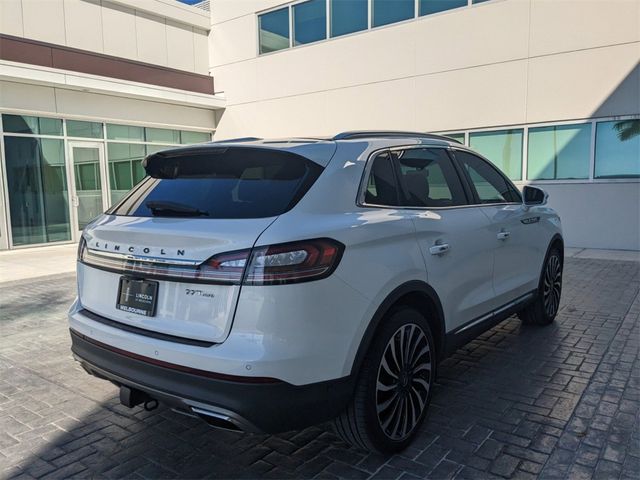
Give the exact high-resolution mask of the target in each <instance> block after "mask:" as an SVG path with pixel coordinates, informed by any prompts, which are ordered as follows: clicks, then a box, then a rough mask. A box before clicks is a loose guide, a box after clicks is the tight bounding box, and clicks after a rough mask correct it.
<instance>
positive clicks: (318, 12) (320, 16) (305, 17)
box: [293, 0, 327, 45]
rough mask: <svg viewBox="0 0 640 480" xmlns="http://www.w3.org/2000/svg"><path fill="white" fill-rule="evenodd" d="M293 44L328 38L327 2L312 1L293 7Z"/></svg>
mask: <svg viewBox="0 0 640 480" xmlns="http://www.w3.org/2000/svg"><path fill="white" fill-rule="evenodd" d="M293 32H294V34H293V44H294V45H302V44H305V43H312V42H317V41H318V40H324V39H325V38H327V2H326V1H325V0H310V1H308V2H304V3H298V4H296V5H294V6H293Z"/></svg>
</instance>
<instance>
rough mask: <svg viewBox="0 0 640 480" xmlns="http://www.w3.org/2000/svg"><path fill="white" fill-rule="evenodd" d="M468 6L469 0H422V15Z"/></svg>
mask: <svg viewBox="0 0 640 480" xmlns="http://www.w3.org/2000/svg"><path fill="white" fill-rule="evenodd" d="M466 6H467V0H420V15H421V16H422V15H430V14H432V13H438V12H444V11H445V10H451V9H452V8H460V7H466Z"/></svg>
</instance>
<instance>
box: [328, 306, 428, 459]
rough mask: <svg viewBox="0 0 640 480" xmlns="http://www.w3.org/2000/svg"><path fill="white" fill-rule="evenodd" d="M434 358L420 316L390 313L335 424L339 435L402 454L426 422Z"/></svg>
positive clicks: (409, 311) (414, 312) (404, 308)
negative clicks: (348, 401) (349, 400)
mask: <svg viewBox="0 0 640 480" xmlns="http://www.w3.org/2000/svg"><path fill="white" fill-rule="evenodd" d="M402 353H404V354H403V355H401V354H402ZM436 358H437V356H436V351H435V348H434V343H433V336H432V334H431V329H430V328H429V324H428V322H427V320H426V319H425V318H424V316H423V315H422V314H420V313H419V312H418V311H417V310H414V309H413V308H410V307H408V306H401V307H398V308H393V309H392V310H391V311H390V312H389V313H388V314H387V315H386V316H385V317H384V318H383V319H382V322H381V327H380V328H379V330H378V331H377V332H376V335H375V337H374V339H373V341H372V343H371V345H370V347H369V351H368V352H367V355H366V356H365V359H364V362H363V364H362V368H361V370H360V372H359V374H358V379H357V382H356V388H355V393H354V396H353V398H352V399H351V402H350V404H349V405H348V406H347V408H346V409H345V411H344V412H343V413H342V414H341V415H340V416H338V417H337V418H336V419H335V420H334V426H335V430H336V432H337V433H338V435H340V437H342V439H343V440H344V441H345V442H347V443H349V444H351V445H353V446H355V447H359V448H361V449H364V450H369V451H373V452H379V453H395V452H399V451H401V450H403V449H405V448H406V447H407V446H408V445H409V444H410V443H411V441H412V440H413V438H414V436H415V435H416V434H417V433H418V431H419V429H420V425H421V424H422V422H423V421H424V417H425V414H426V411H427V409H428V406H429V402H430V400H431V392H432V390H433V382H434V379H435V374H436ZM398 362H401V363H402V366H401V368H399V365H398Z"/></svg>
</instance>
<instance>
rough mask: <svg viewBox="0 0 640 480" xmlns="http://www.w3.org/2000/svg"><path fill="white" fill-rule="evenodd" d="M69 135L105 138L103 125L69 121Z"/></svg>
mask: <svg viewBox="0 0 640 480" xmlns="http://www.w3.org/2000/svg"><path fill="white" fill-rule="evenodd" d="M67 135H68V136H69V137H82V138H103V136H104V135H103V133H102V123H98V122H82V121H79V120H67Z"/></svg>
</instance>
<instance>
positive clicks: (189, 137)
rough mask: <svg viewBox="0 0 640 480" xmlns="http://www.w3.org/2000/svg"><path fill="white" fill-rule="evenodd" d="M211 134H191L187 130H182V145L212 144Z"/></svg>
mask: <svg viewBox="0 0 640 480" xmlns="http://www.w3.org/2000/svg"><path fill="white" fill-rule="evenodd" d="M210 141H211V134H210V133H207V132H190V131H187V130H182V131H181V132H180V143H186V144H191V143H203V142H210Z"/></svg>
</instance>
